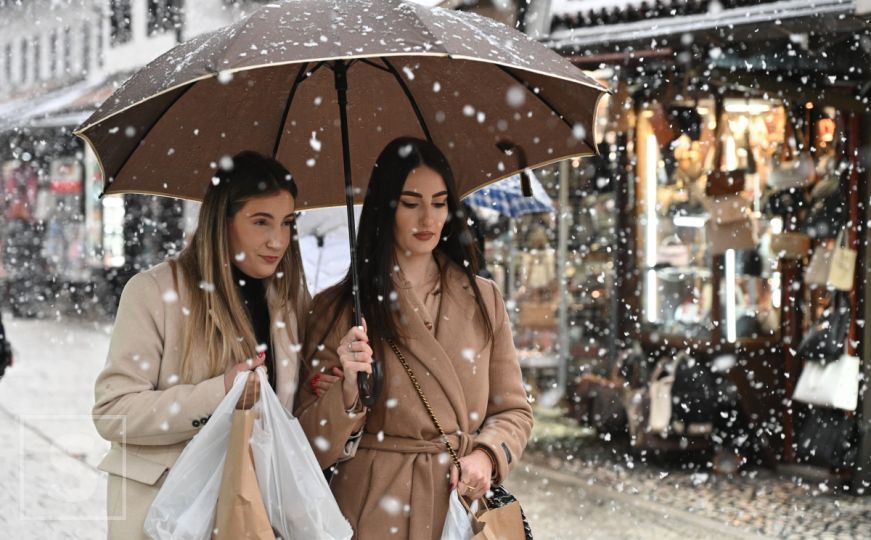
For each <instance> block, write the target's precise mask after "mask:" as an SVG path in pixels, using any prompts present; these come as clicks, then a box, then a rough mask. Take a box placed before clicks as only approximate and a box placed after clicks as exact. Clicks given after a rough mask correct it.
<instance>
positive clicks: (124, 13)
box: [110, 0, 133, 45]
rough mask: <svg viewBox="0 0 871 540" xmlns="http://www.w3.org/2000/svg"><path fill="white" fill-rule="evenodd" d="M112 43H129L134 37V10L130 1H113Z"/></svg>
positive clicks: (111, 18)
mask: <svg viewBox="0 0 871 540" xmlns="http://www.w3.org/2000/svg"><path fill="white" fill-rule="evenodd" d="M111 9H112V14H111V17H110V20H111V22H112V43H113V44H115V45H120V44H122V43H127V42H128V41H130V38H131V37H133V23H132V22H131V20H132V18H133V8H132V6H131V1H130V0H112V3H111Z"/></svg>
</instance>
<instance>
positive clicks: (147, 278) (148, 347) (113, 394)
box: [92, 274, 225, 445]
mask: <svg viewBox="0 0 871 540" xmlns="http://www.w3.org/2000/svg"><path fill="white" fill-rule="evenodd" d="M164 317H165V307H164V301H163V295H162V292H161V290H160V287H159V285H158V283H157V281H156V280H155V279H154V277H153V276H151V275H148V274H138V275H136V276H134V277H133V278H132V279H131V280H130V281H129V282H128V283H127V285H126V286H125V287H124V291H123V292H122V293H121V301H120V304H119V305H118V314H117V316H116V318H115V328H114V330H113V331H112V339H111V341H110V344H109V356H108V358H107V361H106V365H105V367H104V368H103V371H102V372H100V375H99V376H97V382H96V385H95V404H94V408H93V411H92V412H93V418H94V424H95V425H96V427H97V431H98V432H99V434H100V435H101V436H102V437H103V438H104V439H107V440H109V441H114V442H124V443H130V444H140V445H169V444H175V443H179V442H183V441H186V440H189V439H191V438H193V436H194V435H196V433H197V431H198V429H199V427H200V426H201V423H202V424H204V422H202V419H206V418H208V417H209V416H210V415H211V414H212V412H214V410H215V408H216V407H217V406H218V404H219V403H220V402H221V400H222V399H223V398H224V395H225V390H224V380H223V379H224V377H223V375H219V376H217V377H213V378H211V379H207V380H205V381H203V382H200V383H198V384H178V385H176V386H172V387H170V388H167V389H165V390H156V388H157V387H158V379H159V376H160V368H161V358H162V357H163V350H164V335H165V333H164V330H165V328H164Z"/></svg>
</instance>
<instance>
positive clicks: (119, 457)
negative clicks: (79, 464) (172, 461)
mask: <svg viewBox="0 0 871 540" xmlns="http://www.w3.org/2000/svg"><path fill="white" fill-rule="evenodd" d="M97 468H98V469H100V470H101V471H104V472H107V473H109V474H114V475H116V476H120V477H122V478H127V479H128V480H135V481H137V482H141V483H143V484H147V485H149V486H153V485H154V484H155V483H156V482H157V481H158V480H159V479H160V477H161V476H162V475H163V473H164V472H166V470H167V469H168V467H167V466H166V465H162V464H160V463H155V462H154V461H151V460H149V459H146V458H144V457H142V456H140V455H138V454H134V453H133V452H130V451H129V450H127V449H126V448H124V447H113V448H112V449H111V450H109V453H108V454H106V457H104V458H103V460H102V461H101V462H100V464H99V465H97Z"/></svg>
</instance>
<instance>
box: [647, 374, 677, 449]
mask: <svg viewBox="0 0 871 540" xmlns="http://www.w3.org/2000/svg"><path fill="white" fill-rule="evenodd" d="M673 363H674V360H672V359H671V358H662V359H661V360H660V361H659V362H658V363H657V364H656V369H654V370H653V375H652V376H651V377H650V393H649V399H650V414H649V416H648V418H647V430H648V431H650V432H651V433H658V434H660V435H667V434H668V427H669V425H671V400H672V398H671V386H672V384H674V372H673V369H674V366H673V365H672V364H673Z"/></svg>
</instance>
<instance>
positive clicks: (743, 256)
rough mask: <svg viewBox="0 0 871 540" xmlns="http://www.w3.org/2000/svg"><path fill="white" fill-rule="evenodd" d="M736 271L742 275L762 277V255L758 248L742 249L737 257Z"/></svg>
mask: <svg viewBox="0 0 871 540" xmlns="http://www.w3.org/2000/svg"><path fill="white" fill-rule="evenodd" d="M735 263H736V264H735V272H736V273H738V274H739V275H742V276H751V277H762V257H761V256H760V255H759V251H758V250H756V249H742V250H740V251H738V253H737V256H736V257H735Z"/></svg>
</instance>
